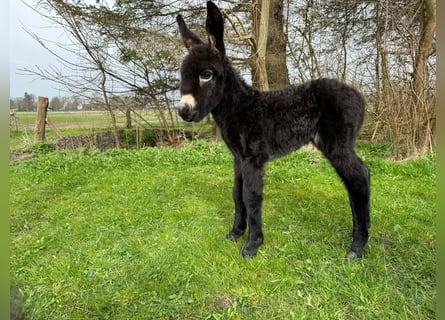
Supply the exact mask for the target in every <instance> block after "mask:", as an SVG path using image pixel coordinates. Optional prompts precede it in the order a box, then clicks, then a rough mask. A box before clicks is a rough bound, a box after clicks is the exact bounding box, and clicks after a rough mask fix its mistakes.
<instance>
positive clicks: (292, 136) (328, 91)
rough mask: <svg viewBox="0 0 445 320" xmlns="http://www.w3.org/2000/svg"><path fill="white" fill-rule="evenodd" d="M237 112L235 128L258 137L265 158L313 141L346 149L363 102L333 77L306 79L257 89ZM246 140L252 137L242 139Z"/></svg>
mask: <svg viewBox="0 0 445 320" xmlns="http://www.w3.org/2000/svg"><path fill="white" fill-rule="evenodd" d="M249 104H250V106H249V107H248V108H247V109H248V110H246V111H245V112H242V111H241V113H243V115H242V117H241V119H243V121H242V123H237V124H236V125H237V127H238V130H241V131H243V132H244V133H245V134H247V135H249V133H252V135H255V136H257V137H258V138H259V137H261V139H262V140H263V147H266V149H267V150H268V154H269V157H270V158H276V157H279V156H281V155H283V154H286V153H289V152H291V151H294V150H296V149H298V148H300V147H301V146H302V145H305V144H307V143H309V142H311V141H312V142H313V143H314V144H315V145H316V146H317V147H319V148H320V150H321V151H324V149H325V148H326V147H327V146H329V145H332V144H335V145H336V146H344V147H345V148H351V147H353V145H354V142H355V139H356V137H357V134H358V132H359V130H360V128H361V126H362V124H363V119H364V115H365V101H364V99H363V96H362V95H361V94H360V92H358V91H357V90H356V89H355V88H353V87H352V86H349V85H347V84H345V83H342V82H340V81H338V80H336V79H326V78H323V79H316V80H310V81H308V82H305V83H303V84H301V85H298V86H293V87H289V88H286V89H283V90H276V91H266V92H258V93H257V96H256V97H255V98H253V99H251V100H250V102H249ZM248 138H249V140H250V141H253V140H256V139H255V138H254V137H248Z"/></svg>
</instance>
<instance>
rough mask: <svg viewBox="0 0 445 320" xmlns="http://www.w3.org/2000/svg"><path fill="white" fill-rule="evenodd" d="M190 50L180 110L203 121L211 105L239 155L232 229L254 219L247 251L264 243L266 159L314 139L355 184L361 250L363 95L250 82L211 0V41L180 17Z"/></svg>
mask: <svg viewBox="0 0 445 320" xmlns="http://www.w3.org/2000/svg"><path fill="white" fill-rule="evenodd" d="M177 22H178V25H179V31H180V33H181V36H182V39H183V41H184V44H185V46H186V48H187V49H188V50H189V54H188V55H187V56H186V57H185V58H184V61H183V63H182V66H181V86H180V91H181V95H182V99H181V103H180V106H179V114H180V116H181V117H182V118H183V119H184V120H185V121H200V120H201V119H203V118H204V117H205V116H206V115H207V114H208V113H211V114H212V115H213V117H214V119H215V121H216V123H217V124H218V126H219V127H220V128H221V133H222V137H223V139H224V141H225V142H226V144H227V146H228V148H229V149H230V151H231V152H232V154H233V156H234V160H235V161H234V162H235V179H234V186H233V199H234V202H235V221H234V224H233V228H232V230H231V232H230V233H229V235H228V238H229V239H231V240H237V239H238V238H240V237H241V236H242V235H243V234H244V232H245V231H246V228H247V225H249V238H248V241H247V244H246V245H245V246H244V248H243V250H242V254H243V256H254V255H256V253H257V251H258V248H259V247H260V245H261V244H262V243H263V239H264V237H263V232H262V218H261V215H262V211H261V210H262V209H261V207H262V200H263V175H264V171H265V166H266V163H267V162H268V161H270V160H272V159H275V158H277V157H280V156H283V155H285V154H287V153H289V152H292V151H294V150H297V149H298V148H300V147H301V146H303V145H305V144H307V143H309V142H312V143H313V144H314V145H315V146H316V147H317V148H318V149H319V150H321V152H322V153H323V154H324V155H325V157H326V158H327V159H328V160H329V161H330V162H331V164H332V166H333V167H334V168H335V170H336V171H337V173H338V175H339V176H340V177H341V179H342V181H343V183H344V185H345V186H346V189H347V191H348V195H349V200H350V205H351V210H352V218H353V234H352V236H353V242H352V246H351V249H350V251H349V253H348V255H347V256H348V257H350V258H356V257H361V256H362V255H363V252H364V247H365V245H366V243H367V241H368V228H369V227H370V213H369V201H370V174H369V171H368V168H367V166H366V165H365V164H364V163H363V161H362V160H361V159H360V158H359V157H358V156H357V155H356V153H355V151H354V143H355V140H356V137H357V134H358V132H359V130H360V127H361V126H362V123H363V119H364V114H365V107H364V106H365V102H364V99H363V97H362V95H361V94H360V93H359V92H358V91H357V90H355V89H354V88H352V87H351V86H348V85H346V84H343V83H341V82H339V81H337V80H333V79H317V80H312V81H308V82H306V83H304V84H301V85H299V86H293V87H290V88H287V89H284V90H279V91H270V92H261V91H258V90H256V89H254V88H252V87H250V86H249V85H247V84H246V83H245V82H244V81H243V80H242V79H241V77H240V76H239V75H238V74H237V72H236V71H235V70H234V69H233V67H232V66H231V64H230V62H229V60H228V58H227V56H226V54H225V48H224V41H223V30H224V28H223V18H222V15H221V13H220V11H219V9H218V8H217V7H216V6H215V5H214V4H213V3H212V2H210V1H209V2H208V3H207V21H206V31H207V34H208V38H209V39H208V43H204V42H202V41H201V40H200V39H199V38H198V37H197V36H196V35H195V34H194V33H192V32H191V31H190V30H189V29H188V28H187V27H186V25H185V23H184V20H183V18H182V17H181V16H180V15H179V16H178V17H177Z"/></svg>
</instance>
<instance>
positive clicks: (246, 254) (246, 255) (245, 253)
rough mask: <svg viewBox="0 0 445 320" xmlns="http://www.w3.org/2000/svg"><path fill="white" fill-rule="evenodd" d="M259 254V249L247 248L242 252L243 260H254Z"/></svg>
mask: <svg viewBox="0 0 445 320" xmlns="http://www.w3.org/2000/svg"><path fill="white" fill-rule="evenodd" d="M257 252H258V248H248V247H247V246H245V247H244V248H243V250H242V251H241V255H242V256H243V258H253V257H255V256H256V254H257Z"/></svg>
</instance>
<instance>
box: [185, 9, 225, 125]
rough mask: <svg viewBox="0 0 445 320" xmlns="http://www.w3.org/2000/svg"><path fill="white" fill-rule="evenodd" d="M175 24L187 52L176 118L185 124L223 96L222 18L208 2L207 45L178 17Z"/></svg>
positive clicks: (210, 109) (223, 52)
mask: <svg viewBox="0 0 445 320" xmlns="http://www.w3.org/2000/svg"><path fill="white" fill-rule="evenodd" d="M176 21H177V22H178V26H179V32H180V34H181V37H182V40H183V41H184V45H185V47H186V48H187V49H188V51H189V54H188V55H187V56H186V57H185V58H184V61H183V62H182V65H181V85H180V92H181V102H180V103H179V115H180V116H181V117H182V118H183V119H184V120H185V121H195V122H198V121H200V120H201V119H203V118H204V117H205V116H206V115H207V114H209V112H210V111H212V110H213V109H214V108H215V107H216V106H217V105H218V104H219V102H220V101H221V98H222V96H223V88H224V85H223V81H224V59H225V48H224V42H223V33H224V26H223V17H222V15H221V12H220V11H219V9H218V8H217V7H216V5H215V4H213V3H212V2H210V1H209V2H207V20H206V32H207V36H208V43H204V42H203V41H201V39H199V38H198V36H196V35H195V34H194V33H193V32H191V31H190V30H189V29H188V28H187V26H186V25H185V22H184V19H183V18H182V16H181V15H178V16H177V17H176Z"/></svg>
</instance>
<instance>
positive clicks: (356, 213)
mask: <svg viewBox="0 0 445 320" xmlns="http://www.w3.org/2000/svg"><path fill="white" fill-rule="evenodd" d="M322 151H323V153H324V154H325V156H326V157H327V158H328V160H329V161H330V162H331V164H332V165H333V166H334V168H335V170H336V171H337V173H338V175H339V176H340V178H341V179H342V181H343V183H344V185H345V187H346V189H347V191H348V195H349V203H350V206H351V211H352V221H353V229H352V237H353V242H352V246H351V250H350V251H349V253H348V254H347V257H348V258H360V257H362V256H363V252H364V248H365V245H366V243H367V242H368V237H369V236H368V229H369V227H370V222H371V220H370V213H369V206H370V203H369V202H370V193H371V190H370V174H369V170H368V167H367V166H366V165H365V164H364V163H363V161H362V160H361V159H360V158H359V157H358V156H357V155H356V153H355V151H354V149H353V148H352V147H350V148H333V149H331V151H329V152H326V150H322Z"/></svg>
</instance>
